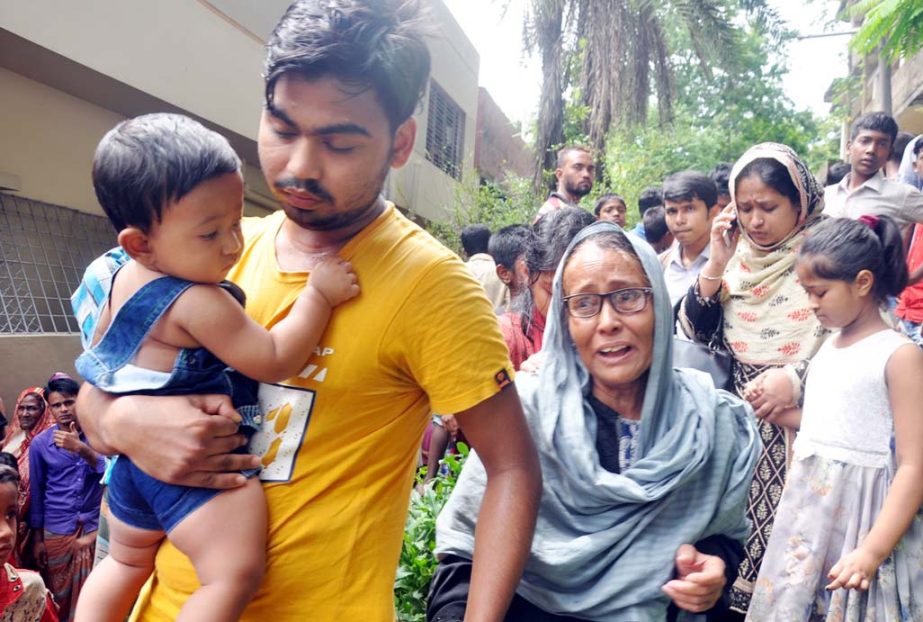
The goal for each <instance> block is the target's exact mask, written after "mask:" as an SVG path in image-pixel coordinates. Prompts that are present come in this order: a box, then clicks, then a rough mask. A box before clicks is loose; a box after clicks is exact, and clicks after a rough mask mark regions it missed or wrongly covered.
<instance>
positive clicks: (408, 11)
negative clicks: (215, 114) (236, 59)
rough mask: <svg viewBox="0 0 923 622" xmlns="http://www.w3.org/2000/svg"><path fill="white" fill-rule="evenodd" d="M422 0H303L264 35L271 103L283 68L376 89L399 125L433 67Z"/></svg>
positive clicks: (417, 99) (391, 119)
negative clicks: (266, 35) (431, 66)
mask: <svg viewBox="0 0 923 622" xmlns="http://www.w3.org/2000/svg"><path fill="white" fill-rule="evenodd" d="M426 34H427V31H426V29H425V28H424V22H423V12H422V9H421V6H420V1H419V0H298V1H296V2H295V3H293V4H292V5H291V6H290V7H289V8H288V10H287V11H286V12H285V15H283V16H282V19H281V20H279V23H278V24H277V25H276V27H275V29H273V31H272V34H271V35H270V36H269V40H268V41H267V42H266V64H265V68H264V76H263V77H264V78H265V80H266V91H265V98H266V106H267V107H272V101H273V95H274V92H275V87H276V82H278V80H279V78H281V77H282V76H284V75H286V74H293V75H297V76H301V77H303V78H305V79H308V80H314V79H317V78H322V77H325V76H331V77H334V78H336V79H337V80H339V81H340V82H342V83H343V84H345V85H347V86H348V87H350V88H355V91H356V93H361V92H363V91H366V90H368V89H371V90H372V91H373V92H374V93H375V95H376V97H377V98H378V102H379V103H380V104H381V106H382V108H383V109H384V112H385V115H386V116H387V117H388V121H389V122H390V124H391V129H392V130H394V129H396V128H397V127H398V126H399V125H400V124H401V123H403V122H404V121H406V120H407V119H409V118H410V117H411V115H413V112H414V109H415V108H416V107H417V104H418V103H419V102H420V99H421V98H422V96H423V92H424V91H425V89H426V84H427V79H428V78H429V71H430V55H429V49H428V48H427V47H426V42H425V41H424V37H425V36H426Z"/></svg>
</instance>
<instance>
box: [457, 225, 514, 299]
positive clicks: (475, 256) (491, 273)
mask: <svg viewBox="0 0 923 622" xmlns="http://www.w3.org/2000/svg"><path fill="white" fill-rule="evenodd" d="M461 243H462V248H463V249H464V250H465V255H466V256H467V257H468V261H467V263H466V264H465V265H466V266H468V270H469V271H470V272H471V274H473V275H474V278H476V279H477V280H478V281H479V282H480V283H481V286H482V287H483V288H484V291H485V292H486V293H487V298H489V299H490V304H491V305H493V308H494V309H500V308H503V307H505V306H506V305H507V304H508V303H509V298H508V295H509V293H508V291H507V289H506V286H505V285H504V284H503V282H502V281H501V280H500V278H499V277H498V276H497V264H496V263H495V262H494V259H493V257H491V256H490V254H489V253H488V245H489V243H490V229H488V228H487V225H481V224H477V225H468V226H467V227H465V228H464V229H462V232H461Z"/></svg>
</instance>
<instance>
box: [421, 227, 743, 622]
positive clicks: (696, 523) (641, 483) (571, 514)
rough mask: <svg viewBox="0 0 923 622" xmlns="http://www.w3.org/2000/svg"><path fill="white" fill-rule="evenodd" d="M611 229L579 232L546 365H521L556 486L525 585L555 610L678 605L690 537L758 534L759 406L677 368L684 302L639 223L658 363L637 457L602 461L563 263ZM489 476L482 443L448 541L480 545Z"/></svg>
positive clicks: (526, 399)
mask: <svg viewBox="0 0 923 622" xmlns="http://www.w3.org/2000/svg"><path fill="white" fill-rule="evenodd" d="M601 233H615V234H617V235H624V233H623V232H622V230H621V229H620V228H619V227H618V226H616V225H614V224H611V223H605V222H599V223H596V224H594V225H592V226H590V227H587V228H586V229H584V230H583V231H581V232H580V233H579V234H578V235H577V236H576V237H575V238H574V240H573V241H572V242H571V244H570V246H569V247H568V249H567V252H566V253H565V255H564V259H563V260H562V261H561V264H560V265H559V266H558V269H557V272H556V274H555V280H554V292H553V297H552V302H551V307H550V309H549V313H548V324H547V327H546V330H545V340H544V347H543V352H544V353H545V355H546V356H545V363H544V366H543V367H542V369H541V372H540V373H539V375H538V376H528V375H526V374H521V375H520V376H519V377H518V378H517V386H518V388H519V394H520V397H521V399H522V402H523V407H524V410H525V413H526V417H527V420H528V423H529V426H530V429H531V431H532V434H533V436H534V438H535V442H536V446H537V447H538V451H539V457H540V460H541V466H542V477H543V494H542V500H541V505H540V508H539V516H538V522H537V525H536V531H535V537H534V539H533V541H532V549H531V552H530V556H529V559H528V562H527V564H526V571H525V574H524V575H523V578H522V581H521V582H520V584H519V586H518V587H517V590H516V591H517V593H519V594H520V595H521V596H523V597H524V598H526V599H527V600H529V601H530V602H532V603H533V604H535V605H537V606H539V607H540V608H542V609H544V610H545V611H548V612H551V613H555V614H566V615H572V616H577V617H580V618H586V619H588V620H640V621H648V620H651V621H653V620H658V621H660V620H664V619H665V616H666V609H667V605H668V604H669V601H668V599H667V597H666V596H665V595H664V594H663V592H662V591H661V586H662V585H663V584H664V583H666V582H667V581H669V580H670V579H671V578H672V576H673V569H674V560H675V556H676V550H677V549H678V548H679V546H680V545H681V544H684V543H695V542H697V541H698V540H701V539H703V538H705V537H708V536H710V535H717V534H723V535H725V536H728V537H730V538H735V539H738V540H741V541H743V539H744V538H745V537H746V536H747V533H748V530H749V525H748V522H747V520H746V518H745V514H744V510H745V508H746V503H747V491H748V489H749V486H750V480H751V477H752V472H753V468H754V465H755V464H756V458H757V455H758V452H759V441H758V438H757V435H756V429H755V425H754V423H753V415H752V411H751V410H750V408H749V406H747V405H745V403H744V402H742V401H741V400H739V399H738V398H736V397H734V396H732V395H730V394H729V393H725V392H724V391H717V390H716V389H715V388H714V386H713V385H712V382H711V379H710V377H709V376H707V375H706V374H703V373H700V372H695V371H692V370H677V369H673V367H672V361H671V357H672V340H673V337H672V327H671V324H672V308H671V306H670V299H669V295H668V293H667V290H666V285H665V284H664V280H663V274H662V272H661V267H660V262H659V260H658V259H657V256H656V255H655V254H654V252H653V250H652V249H651V248H650V247H649V246H648V245H647V244H646V243H645V242H643V241H641V240H637V239H634V238H633V236H627V237H628V239H629V240H631V244H632V247H633V248H634V250H635V253H636V254H637V256H638V257H639V258H640V260H641V264H642V267H643V269H644V272H645V273H646V275H647V277H648V279H649V280H650V282H651V287H652V288H653V290H654V296H653V304H654V313H655V326H654V339H653V341H654V343H653V362H652V364H651V368H650V371H649V373H648V377H647V386H646V388H645V394H644V405H643V409H642V415H641V424H640V440H639V447H638V455H637V457H636V459H635V462H634V463H633V464H632V465H631V466H630V467H629V468H628V469H626V470H624V471H623V472H622V473H621V474H616V473H612V472H609V471H607V470H605V469H604V468H602V466H600V461H599V456H598V454H597V451H596V426H597V418H596V415H595V414H594V412H593V410H592V409H591V408H590V406H589V405H588V403H587V401H586V395H587V394H588V393H589V391H590V390H591V378H590V376H589V374H588V372H587V370H586V368H585V367H584V365H583V363H582V361H581V360H580V357H579V355H578V353H577V351H576V350H575V348H574V346H573V344H572V341H571V338H570V334H569V331H568V324H567V317H566V314H565V313H566V312H565V309H564V306H563V303H562V295H563V293H562V272H563V266H564V265H566V264H567V261H568V259H569V257H570V256H571V254H573V251H574V248H575V247H576V246H577V245H578V244H580V242H581V241H583V240H584V239H586V238H588V237H589V236H592V235H594V234H601ZM485 484H486V474H485V472H484V467H483V465H482V463H481V462H480V460H479V459H478V458H477V456H476V454H472V455H471V456H470V457H469V459H468V462H467V464H466V465H465V468H464V470H463V472H462V474H461V476H460V478H459V481H458V485H457V486H456V488H455V491H454V492H453V494H452V497H451V498H450V500H449V502H448V504H447V505H446V507H445V509H444V510H443V512H442V513H441V514H440V516H439V519H438V521H437V546H436V551H437V553H439V554H454V555H459V556H461V557H466V558H468V559H470V558H471V557H472V552H473V550H474V530H475V524H476V521H477V515H478V511H479V508H480V503H481V497H482V495H483V492H484V486H485ZM683 615H685V614H683ZM682 619H693V617H691V616H687V617H686V618H682Z"/></svg>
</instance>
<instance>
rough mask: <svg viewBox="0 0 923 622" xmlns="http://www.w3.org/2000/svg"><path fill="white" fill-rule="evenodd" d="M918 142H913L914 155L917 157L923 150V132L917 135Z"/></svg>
mask: <svg viewBox="0 0 923 622" xmlns="http://www.w3.org/2000/svg"><path fill="white" fill-rule="evenodd" d="M915 140H916V142H915V143H913V157H914V158H916V157H918V156H919V155H920V152H921V151H923V134H920V135H919V136H917V137H916V139H915Z"/></svg>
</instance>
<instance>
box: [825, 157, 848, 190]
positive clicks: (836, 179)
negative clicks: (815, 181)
mask: <svg viewBox="0 0 923 622" xmlns="http://www.w3.org/2000/svg"><path fill="white" fill-rule="evenodd" d="M851 170H852V165H851V164H850V163H849V162H834V163H833V164H831V165H830V166H829V167H827V183H826V184H825V185H827V186H832V185H834V184H838V183H840V182H841V181H843V178H844V177H846V176H847V175H848V174H849V171H851Z"/></svg>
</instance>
